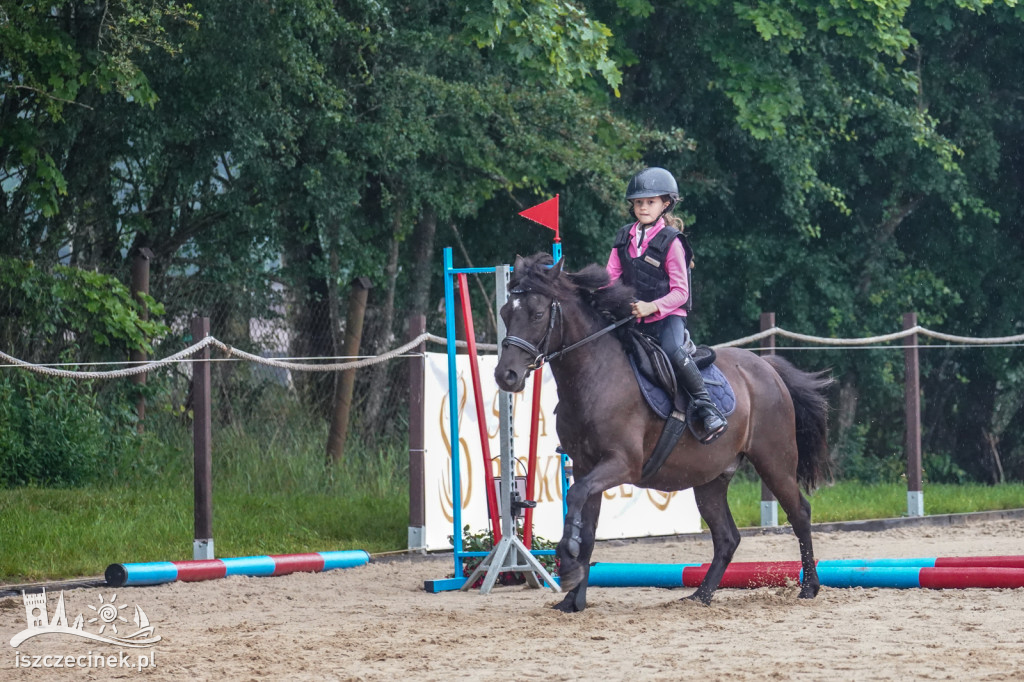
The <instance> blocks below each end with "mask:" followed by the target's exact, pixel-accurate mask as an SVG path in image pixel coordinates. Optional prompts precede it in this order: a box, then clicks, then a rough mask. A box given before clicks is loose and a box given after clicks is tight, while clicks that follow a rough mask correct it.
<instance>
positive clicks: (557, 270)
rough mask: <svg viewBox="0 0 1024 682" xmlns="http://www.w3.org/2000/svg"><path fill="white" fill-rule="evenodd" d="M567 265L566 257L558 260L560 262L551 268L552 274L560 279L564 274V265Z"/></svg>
mask: <svg viewBox="0 0 1024 682" xmlns="http://www.w3.org/2000/svg"><path fill="white" fill-rule="evenodd" d="M563 263H565V256H562V257H561V258H559V259H558V262H557V263H555V264H554V265H552V266H551V274H552V275H554V276H555V277H558V276H559V275H561V274H562V264H563Z"/></svg>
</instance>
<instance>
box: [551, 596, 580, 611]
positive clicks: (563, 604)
mask: <svg viewBox="0 0 1024 682" xmlns="http://www.w3.org/2000/svg"><path fill="white" fill-rule="evenodd" d="M586 606H587V604H586V602H584V603H583V605H582V606H581V605H579V604H577V603H576V595H574V594H568V595H566V596H565V599H563V600H562V601H560V602H559V603H557V604H555V605H554V606H552V607H551V608H553V609H554V610H555V611H561V612H562V613H579V612H580V611H582V610H583V609H585V608H586Z"/></svg>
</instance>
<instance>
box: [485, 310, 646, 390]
mask: <svg viewBox="0 0 1024 682" xmlns="http://www.w3.org/2000/svg"><path fill="white" fill-rule="evenodd" d="M509 293H513V294H524V293H526V292H525V291H518V290H514V291H511V292H509ZM556 317H557V318H558V319H561V318H562V305H561V304H560V303H559V302H558V301H555V300H553V301H551V310H550V311H549V312H548V329H547V331H546V332H544V336H543V338H541V340H540V343H539V344H538V346H540V347H538V346H535V345H533V344H532V343H530V342H529V341H527V340H526V339H522V338H520V337H518V336H506V337H505V338H504V339H502V341H501V347H502V348H508V347H509V346H516V347H517V348H521V349H523V350H525V351H526V352H527V353H529V354H530V355H532V356H533V361H532V362H531V363H529V364H528V365H526V369H528V370H530V371H533V370H535V369H538V368H540V367H541V366H543V365H544V364H545V363H547V362H550V361H552V360H554V359H555V358H557V357H559V356H560V355H564V354H566V353H568V352H569V351H571V350H575V349H577V348H579V347H580V346H582V345H584V344H587V343H590V342H591V341H593V340H595V339H598V338H600V337H602V336H604V335H605V334H607V333H609V332H612V331H615V330H616V329H618V328H619V327H621V326H622V325H624V324H626V323H627V322H629V321H630V320H632V319H633V316H632V315H627V316H626V317H623V318H622V319H620V320H616V321H615V322H612V323H611V324H610V325H608V326H607V327H604V328H603V329H599V330H598V331H596V332H594V333H593V334H590V335H589V336H585V337H583V338H582V339H580V340H579V341H577V342H576V343H574V344H572V345H569V346H566V347H564V348H559V349H558V350H556V351H555V352H553V353H549V352H547V350H548V343H549V342H550V341H551V332H552V330H554V328H555V318H556ZM541 347H542V348H543V350H541Z"/></svg>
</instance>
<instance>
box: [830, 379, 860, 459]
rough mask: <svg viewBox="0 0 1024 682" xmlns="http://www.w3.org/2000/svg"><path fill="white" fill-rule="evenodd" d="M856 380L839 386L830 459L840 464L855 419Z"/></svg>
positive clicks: (843, 381)
mask: <svg viewBox="0 0 1024 682" xmlns="http://www.w3.org/2000/svg"><path fill="white" fill-rule="evenodd" d="M858 399H859V396H858V394H857V382H856V378H855V377H854V378H847V379H843V380H842V383H841V384H840V386H839V405H837V406H836V432H837V434H836V440H835V445H833V447H832V459H833V460H834V461H836V462H841V458H842V456H843V455H844V454H846V453H848V451H849V447H848V444H849V439H850V430H851V429H852V428H853V425H854V423H855V422H856V419H857V402H858Z"/></svg>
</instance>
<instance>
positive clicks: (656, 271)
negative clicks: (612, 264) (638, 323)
mask: <svg viewBox="0 0 1024 682" xmlns="http://www.w3.org/2000/svg"><path fill="white" fill-rule="evenodd" d="M632 227H633V223H629V224H628V225H625V226H623V227H622V229H621V230H619V234H618V235H617V236H616V237H615V244H614V245H613V247H612V248H614V249H615V250H616V251H618V252H619V263H621V264H622V281H623V282H625V283H626V284H628V285H629V286H631V287H633V288H634V289H635V290H636V295H637V298H639V299H640V300H641V301H656V300H658V299H659V298H661V297H662V296H664V295H665V294H667V293H668V292H669V288H670V287H669V281H668V273H667V272H665V257H666V256H667V255H668V250H669V247H671V246H672V240H673V239H679V241H680V242H681V243H682V245H683V254H684V256H685V258H686V288H687V290H688V291H689V293H690V295H689V297H688V298H687V299H686V303H684V304H683V310H686V311H689V310H690V309H691V308H692V307H693V288H692V287H691V286H690V263H691V262H692V261H693V249H692V248H691V247H690V242H688V241H687V240H686V236H685V235H684V234H683V233H682V232H680V231H679V230H677V229H675V228H674V227H671V226H669V225H665V226H664V227H663V228H661V231H660V232H658V234H656V235H654V238H653V239H651V241H650V243H649V244H648V245H647V250H646V251H644V252H643V254H641V255H640V256H638V257H636V258H630V256H629V242H630V237H629V231H630V229H631V228H632Z"/></svg>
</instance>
